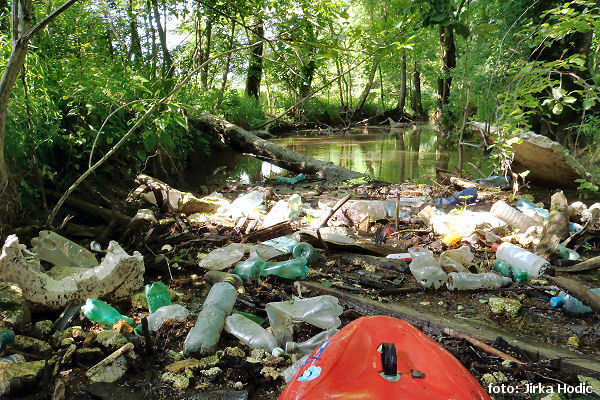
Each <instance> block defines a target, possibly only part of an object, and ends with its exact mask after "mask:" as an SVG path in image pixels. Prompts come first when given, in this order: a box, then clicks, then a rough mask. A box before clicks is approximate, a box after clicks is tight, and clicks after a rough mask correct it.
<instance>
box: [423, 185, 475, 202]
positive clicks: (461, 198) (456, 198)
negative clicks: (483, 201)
mask: <svg viewBox="0 0 600 400" xmlns="http://www.w3.org/2000/svg"><path fill="white" fill-rule="evenodd" d="M475 200H477V189H476V188H467V189H465V190H461V191H460V192H458V193H456V194H454V195H453V196H450V197H440V198H439V199H435V200H433V202H434V203H435V204H438V205H443V206H451V205H455V204H460V203H471V202H474V201H475Z"/></svg>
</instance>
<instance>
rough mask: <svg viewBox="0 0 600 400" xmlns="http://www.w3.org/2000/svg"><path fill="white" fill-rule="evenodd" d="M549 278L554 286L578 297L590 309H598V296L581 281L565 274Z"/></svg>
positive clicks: (599, 305)
mask: <svg viewBox="0 0 600 400" xmlns="http://www.w3.org/2000/svg"><path fill="white" fill-rule="evenodd" d="M549 279H550V280H551V281H552V282H554V284H555V285H556V286H560V287H561V288H563V289H565V290H566V291H567V292H569V294H570V295H572V296H573V297H576V298H578V299H579V300H580V301H581V302H582V303H583V304H585V305H587V306H588V307H590V308H591V309H592V310H594V311H596V312H598V311H600V296H598V295H597V294H595V293H594V292H592V291H590V290H589V289H588V288H586V287H585V286H583V285H582V284H581V283H579V282H577V281H575V280H573V279H571V278H567V277H565V276H556V277H549Z"/></svg>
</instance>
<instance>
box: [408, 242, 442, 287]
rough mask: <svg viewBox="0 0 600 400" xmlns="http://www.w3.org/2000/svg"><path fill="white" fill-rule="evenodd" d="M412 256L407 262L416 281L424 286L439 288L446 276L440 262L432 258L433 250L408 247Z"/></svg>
mask: <svg viewBox="0 0 600 400" xmlns="http://www.w3.org/2000/svg"><path fill="white" fill-rule="evenodd" d="M408 252H409V253H410V256H411V258H412V261H411V263H410V264H409V268H410V272H411V273H412V274H413V276H414V277H415V279H416V280H417V282H419V283H420V284H421V285H423V286H425V287H432V286H433V287H434V288H435V289H439V288H440V287H441V286H442V284H443V283H444V282H446V279H448V276H447V275H446V273H445V272H444V270H443V269H442V267H441V266H440V263H439V262H438V261H437V260H436V259H435V258H433V252H432V251H431V250H427V249H425V248H423V247H411V248H410V249H408Z"/></svg>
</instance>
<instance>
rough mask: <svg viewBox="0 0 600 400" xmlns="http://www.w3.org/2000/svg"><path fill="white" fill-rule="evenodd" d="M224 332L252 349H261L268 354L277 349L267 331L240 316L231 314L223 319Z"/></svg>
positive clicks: (275, 343)
mask: <svg viewBox="0 0 600 400" xmlns="http://www.w3.org/2000/svg"><path fill="white" fill-rule="evenodd" d="M225 332H227V333H230V334H232V335H233V336H235V337H236V338H238V339H239V340H240V342H242V343H243V344H245V345H248V346H250V347H252V348H253V349H263V350H266V351H268V352H269V353H270V352H272V351H273V349H274V348H275V347H277V342H276V341H275V337H274V336H273V335H272V334H271V333H270V332H269V331H267V330H266V329H265V328H263V327H262V326H260V325H259V324H257V323H256V322H254V321H252V320H250V319H248V318H246V317H244V316H242V315H240V314H231V315H230V316H229V317H227V318H226V319H225Z"/></svg>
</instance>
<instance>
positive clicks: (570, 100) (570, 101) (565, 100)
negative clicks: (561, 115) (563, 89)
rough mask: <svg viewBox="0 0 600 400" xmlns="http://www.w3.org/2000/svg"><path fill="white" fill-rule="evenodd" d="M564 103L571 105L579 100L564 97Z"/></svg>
mask: <svg viewBox="0 0 600 400" xmlns="http://www.w3.org/2000/svg"><path fill="white" fill-rule="evenodd" d="M562 101H563V102H564V103H567V104H571V103H575V102H576V101H577V99H576V98H575V97H573V96H565V97H563V99H562Z"/></svg>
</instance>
